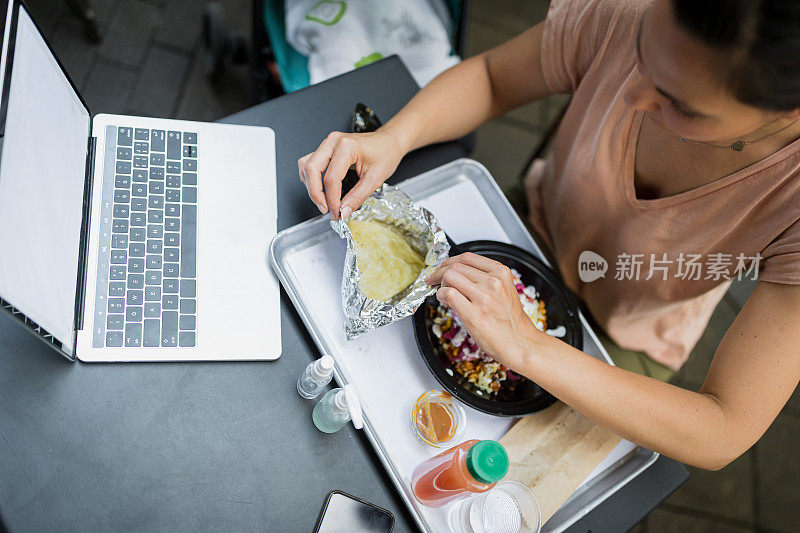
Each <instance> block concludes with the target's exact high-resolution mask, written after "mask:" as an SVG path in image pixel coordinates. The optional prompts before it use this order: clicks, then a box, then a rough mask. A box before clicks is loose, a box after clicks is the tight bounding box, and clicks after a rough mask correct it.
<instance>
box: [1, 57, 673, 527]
mask: <svg viewBox="0 0 800 533" xmlns="http://www.w3.org/2000/svg"><path fill="white" fill-rule="evenodd" d="M416 90H417V88H416V85H415V84H414V82H413V81H412V79H411V77H410V76H409V75H408V72H407V71H406V69H405V68H404V67H403V65H402V63H401V62H400V61H399V60H398V59H396V58H390V59H388V60H384V61H381V62H379V63H376V64H374V65H371V66H368V67H365V68H362V69H359V70H357V71H355V72H353V73H351V74H348V75H345V76H342V77H340V78H337V79H335V80H332V81H330V82H327V83H324V84H321V85H318V86H316V87H313V88H310V89H307V90H304V91H299V92H297V93H294V94H291V95H289V96H286V97H284V98H280V99H277V100H273V101H270V102H268V103H266V104H263V105H260V106H256V107H254V108H252V109H249V110H247V111H244V112H242V113H239V114H236V115H234V116H232V117H229V118H228V119H227V120H226V122H234V123H240V124H259V125H268V126H270V127H272V128H273V129H274V130H275V132H276V138H277V148H278V209H279V222H278V225H279V228H280V229H283V228H286V227H289V226H292V225H294V224H296V223H298V222H301V221H303V220H306V219H308V218H310V217H312V216H316V215H317V214H318V212H317V210H316V208H315V207H314V206H313V204H311V202H310V201H308V199H307V197H306V193H305V190H304V189H303V187H302V185H301V184H300V182H299V181H298V179H297V167H296V160H297V158H298V157H299V156H301V155H303V154H305V153H307V152H309V151H311V150H313V149H314V148H315V147H316V146H317V145H318V144H319V142H321V140H322V139H323V138H324V136H325V135H326V134H327V133H328V132H329V131H331V130H333V129H343V130H346V128H347V123H348V118H349V113H350V110H351V108H352V107H353V105H354V103H355V102H357V101H363V102H366V103H368V104H370V105H371V106H373V107H374V108H375V109H376V111H377V112H378V114H379V115H380V116H381V117H383V118H388V117H390V116H392V115H393V114H394V113H396V112H397V110H398V109H399V108H400V107H401V106H402V105H403V104H404V103H405V102H406V101H408V100H409V99H410V98H411V96H412V95H413V94H414V92H415V91H416ZM463 155H465V149H464V148H463V146H461V145H459V144H458V143H448V144H444V145H439V146H435V147H432V148H428V149H424V150H420V151H418V152H415V153H413V154H411V155H410V156H409V157H408V158H406V160H404V162H403V163H402V164H401V166H400V168H399V170H398V172H397V176H396V177H395V180H400V179H404V178H407V177H410V176H413V175H415V174H418V173H420V172H422V171H425V170H428V169H430V168H433V167H435V166H438V165H441V164H444V163H445V162H447V161H450V160H452V159H455V158H457V157H462V156H463ZM265 246H266V243H265ZM281 310H282V319H281V320H282V328H283V355H282V356H281V358H280V359H278V360H277V361H275V362H272V363H208V364H198V363H192V364H187V363H177V364H172V363H161V364H142V363H140V364H84V363H75V364H70V363H68V362H66V361H65V360H63V359H62V358H61V357H59V356H58V355H57V354H56V353H55V352H51V351H50V350H49V349H47V348H46V347H45V346H44V345H42V344H41V343H39V342H38V341H37V340H36V339H34V338H33V337H32V336H30V335H29V334H28V333H27V332H26V331H24V330H23V329H22V328H21V327H19V326H18V325H17V324H16V323H15V322H13V321H12V320H11V319H10V318H8V317H7V316H6V315H5V314H0V515H1V516H2V517H3V520H4V522H5V526H6V527H7V528H8V529H9V530H10V531H127V530H137V531H211V530H214V531H220V530H223V531H231V532H238V531H255V530H259V531H281V532H283V531H286V532H294V531H310V530H311V529H312V527H313V524H314V521H315V519H316V517H317V513H318V511H319V509H320V507H321V505H322V502H323V500H324V499H325V496H326V494H327V493H328V492H329V491H330V490H332V489H341V490H344V491H346V492H350V493H352V494H355V495H357V496H360V497H362V498H365V499H367V500H369V501H372V502H374V503H376V504H378V505H380V506H383V507H386V508H388V509H390V510H391V511H392V512H393V513H394V514H395V517H396V528H395V531H399V532H403V531H411V530H414V529H415V527H414V524H413V522H412V520H411V518H410V515H409V514H408V512H407V511H406V510H405V508H404V507H403V503H402V500H401V499H400V497H399V496H398V495H397V493H396V491H395V490H394V487H393V486H392V485H391V482H390V480H389V478H388V476H387V475H386V474H385V472H384V471H383V468H382V467H381V465H380V463H379V462H378V459H377V457H376V456H375V454H374V453H373V452H372V450H371V448H370V445H369V443H368V441H367V440H366V438H365V437H364V436H363V435H362V434H361V433H360V432H357V431H355V430H353V429H351V428H350V427H348V428H346V429H344V430H342V431H340V432H339V433H336V434H334V435H324V434H322V433H320V432H319V431H317V430H316V429H315V428H314V426H313V425H312V423H311V418H310V416H311V408H312V406H313V402H310V401H305V400H303V399H302V398H300V397H299V396H298V395H297V392H296V390H295V380H296V379H297V376H298V375H299V374H300V372H301V371H302V369H303V368H304V367H305V366H306V364H308V362H309V361H311V359H312V358H314V357H317V355H318V354H317V353H316V349H315V347H314V345H313V343H312V342H311V340H310V339H309V337H308V335H307V333H306V331H305V328H304V327H303V325H302V323H301V322H300V320H299V318H298V316H297V314H296V313H295V312H294V310H293V308H292V306H291V303H290V302H289V300H288V298H286V296H285V295H283V299H282V308H281ZM254 331H255V332H257V331H258V325H257V324H248V323H247V320H246V317H243V319H242V322H241V331H231V332H230V334H231V335H251V334H253V332H254ZM397 422H398V423H405V421H402V420H398V421H397ZM686 477H687V473H686V470H685V468H683V466H681V465H679V464H677V463H675V462H673V461H669V460H666V459H661V460H660V461H659V462H658V463H657V464H656V465H654V466H653V467H652V468H650V469H649V470H648V471H647V472H645V473H644V474H643V475H641V476H640V477H639V478H637V479H636V480H635V481H633V482H632V483H630V484H629V485H628V486H627V487H626V488H624V489H623V490H621V491H620V492H618V493H617V494H616V495H614V496H612V498H610V499H609V500H607V501H606V502H605V503H603V504H602V505H600V506H599V507H598V508H597V509H596V510H595V511H594V512H592V513H590V514H589V515H587V516H586V517H585V518H584V519H582V520H581V521H580V522H579V523H578V524H576V526H575V527H573V529H572V530H574V531H588V530H591V531H594V532H598V531H610V532H615V533H616V532H619V531H623V530H626V529H628V528H630V527H631V526H633V525H634V524H635V523H636V522H637V521H638V520H640V519H641V517H643V516H644V515H645V514H647V513H648V512H649V511H650V510H651V509H652V508H653V507H654V506H656V505H657V504H658V503H659V502H661V501H662V500H663V499H664V498H665V497H666V496H667V495H669V493H671V492H672V491H673V490H674V489H675V488H676V487H678V486H679V485H680V484H681V483H682V482H683V481H685V479H686Z"/></svg>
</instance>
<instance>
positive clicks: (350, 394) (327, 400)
mask: <svg viewBox="0 0 800 533" xmlns="http://www.w3.org/2000/svg"><path fill="white" fill-rule="evenodd" d="M311 418H312V419H313V420H314V425H315V426H317V429H318V430H320V431H322V432H323V433H336V432H337V431H339V430H340V429H342V428H343V427H344V426H346V425H347V423H348V422H349V421H350V420H352V421H353V425H354V426H355V427H356V429H361V428H362V427H363V414H362V412H361V404H360V403H359V401H358V396H357V395H356V388H355V385H345V386H344V388H343V389H333V390H331V391H328V393H327V394H325V396H323V397H322V399H321V400H320V401H319V403H318V404H317V405H315V406H314V411H313V413H312V414H311Z"/></svg>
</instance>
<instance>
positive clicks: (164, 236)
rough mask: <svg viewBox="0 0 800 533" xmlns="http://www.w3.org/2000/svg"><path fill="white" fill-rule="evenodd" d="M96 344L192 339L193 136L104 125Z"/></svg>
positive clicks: (187, 342) (188, 342)
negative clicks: (104, 143)
mask: <svg viewBox="0 0 800 533" xmlns="http://www.w3.org/2000/svg"><path fill="white" fill-rule="evenodd" d="M104 157H105V164H104V169H105V171H104V172H105V175H104V176H103V198H102V202H101V213H100V246H99V260H98V276H97V291H96V301H95V317H94V335H93V346H94V347H95V348H102V347H152V348H156V347H192V346H195V344H196V341H197V334H196V329H197V265H196V250H197V133H191V132H181V131H170V130H159V129H147V128H129V127H117V126H106V151H105V155H104Z"/></svg>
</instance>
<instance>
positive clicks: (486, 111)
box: [297, 23, 550, 219]
mask: <svg viewBox="0 0 800 533" xmlns="http://www.w3.org/2000/svg"><path fill="white" fill-rule="evenodd" d="M543 28H544V23H541V24H538V25H537V26H534V27H533V28H531V29H529V30H527V31H525V32H524V33H522V34H520V35H519V36H517V37H515V38H514V39H512V40H510V41H508V42H506V43H504V44H502V45H500V46H498V47H496V48H493V49H491V50H489V51H487V52H484V53H482V54H479V55H477V56H474V57H471V58H469V59H467V60H465V61H463V62H462V63H460V64H458V65H456V66H455V67H453V68H451V69H449V70H446V71H445V72H443V73H442V74H440V75H439V76H438V77H437V78H435V79H434V80H433V81H431V83H429V84H428V85H427V86H426V87H425V88H424V89H422V90H421V91H420V92H419V93H417V94H416V95H415V96H414V98H412V99H411V101H410V102H409V103H408V104H406V106H405V107H404V108H403V109H401V110H400V112H398V113H397V115H395V116H394V117H393V118H392V119H391V120H390V121H389V122H387V123H386V124H385V125H384V126H383V127H381V128H380V129H379V130H378V131H377V132H375V133H362V134H349V133H340V132H333V133H331V134H330V135H329V136H328V137H327V138H326V139H325V140H324V141H323V142H322V144H321V145H320V146H319V148H317V150H315V151H314V152H312V153H310V154H308V155H305V156H303V157H301V158H300V159H299V160H298V162H297V163H298V170H299V173H300V179H301V180H302V181H303V183H305V185H306V187H307V188H308V194H309V196H310V197H311V199H312V200H313V201H314V203H316V204H317V207H319V209H320V211H321V212H323V213H325V212H328V211H330V213H331V217H332V218H334V219H337V218H338V217H339V214H340V210H344V215H343V216H344V217H347V215H348V214H349V213H350V212H352V211H353V210H355V209H357V208H358V207H359V206H361V204H362V203H363V201H364V200H365V199H366V198H367V196H369V195H370V194H371V193H372V192H373V191H374V190H375V189H377V188H378V187H379V186H380V185H381V183H383V182H384V181H385V180H386V178H388V177H389V176H390V175H391V174H392V173H393V172H394V171H395V169H396V168H397V165H398V164H399V163H400V159H402V157H403V156H404V155H405V154H406V153H408V152H409V151H411V150H414V149H416V148H420V147H422V146H425V145H427V144H431V143H435V142H442V141H447V140H451V139H456V138H458V137H460V136H462V135H465V134H466V133H468V132H470V131H472V130H474V129H475V128H477V127H478V126H479V125H480V124H482V123H483V122H486V121H487V120H490V119H492V118H494V117H496V116H499V115H501V114H503V113H505V112H506V111H508V110H510V109H513V108H514V107H517V106H519V105H522V104H524V103H526V102H530V101H533V100H536V99H539V98H542V97H544V96H547V95H548V94H549V93H550V91H549V89H548V88H547V84H546V83H545V82H544V77H543V75H542V67H541V53H540V52H541V50H540V49H541V42H542V30H543ZM351 167H354V168H355V169H356V172H357V173H358V176H359V178H360V179H359V183H358V184H357V185H356V186H355V187H354V188H353V190H352V191H350V193H348V195H347V196H346V197H345V198H344V199H342V198H341V192H342V186H341V182H342V180H343V179H344V176H345V174H346V173H347V170H348V169H349V168H351ZM323 173H324V175H323ZM345 206H346V209H345Z"/></svg>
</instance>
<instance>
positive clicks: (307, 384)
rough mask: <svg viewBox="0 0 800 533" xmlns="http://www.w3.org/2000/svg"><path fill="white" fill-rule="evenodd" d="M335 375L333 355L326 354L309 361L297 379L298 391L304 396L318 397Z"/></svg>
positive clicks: (309, 397)
mask: <svg viewBox="0 0 800 533" xmlns="http://www.w3.org/2000/svg"><path fill="white" fill-rule="evenodd" d="M332 377H333V357H331V356H330V355H324V356H322V357H320V358H319V359H317V360H316V361H313V362H311V363H309V365H308V366H307V367H306V369H305V371H304V372H303V375H302V376H300V378H299V379H298V380H297V392H298V393H299V394H300V396H302V397H303V398H308V399H309V400H310V399H312V398H316V397H317V396H319V393H320V392H322V389H323V388H325V385H327V384H328V383H330V382H331V378H332Z"/></svg>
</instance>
